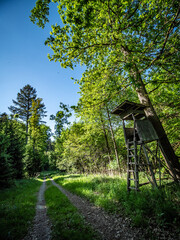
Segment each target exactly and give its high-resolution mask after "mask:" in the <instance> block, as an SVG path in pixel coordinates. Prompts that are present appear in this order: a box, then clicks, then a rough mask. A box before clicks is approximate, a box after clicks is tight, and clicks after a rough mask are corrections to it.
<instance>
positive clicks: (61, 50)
mask: <svg viewBox="0 0 180 240" xmlns="http://www.w3.org/2000/svg"><path fill="white" fill-rule="evenodd" d="M49 2H50V1H37V3H36V7H35V8H34V9H33V10H32V15H31V20H32V21H33V22H34V23H35V22H36V21H37V24H38V25H39V26H41V27H44V25H45V23H46V22H47V21H48V19H47V15H48V8H49ZM55 2H57V1H55ZM40 5H41V7H40ZM58 12H59V14H60V16H61V19H62V22H63V26H62V27H60V26H59V25H57V24H56V25H53V26H52V31H51V36H50V37H49V38H48V39H47V41H46V44H47V45H48V46H50V47H51V48H52V50H53V52H54V53H53V55H52V56H50V55H49V58H50V60H54V61H59V62H61V65H62V66H63V67H67V66H69V67H71V68H73V66H74V65H75V64H76V63H81V64H86V65H87V67H89V66H99V62H100V63H101V62H102V61H105V60H107V59H108V61H109V62H110V63H111V64H112V65H116V66H118V70H119V74H123V75H124V76H126V77H127V78H128V79H129V80H130V82H131V84H132V86H133V87H134V90H135V91H136V93H137V95H138V98H139V101H140V102H141V103H142V104H144V105H145V106H147V107H146V109H145V113H146V116H147V117H148V119H149V120H150V121H151V122H152V124H153V125H154V128H155V129H156V131H157V134H158V136H159V141H160V147H161V151H162V153H163V155H164V158H165V160H166V163H167V165H168V167H169V170H170V171H171V174H172V175H173V177H174V179H177V178H180V163H179V161H178V158H177V156H176V155H175V153H174V150H173V148H172V146H171V144H170V142H169V140H168V138H167V135H166V133H165V131H164V128H163V126H162V124H161V122H160V120H159V118H158V116H157V114H156V111H155V109H154V107H153V104H152V102H151V100H150V98H149V95H148V92H147V89H146V81H147V78H148V76H150V74H153V73H155V71H156V69H158V71H159V72H162V71H164V74H163V75H161V76H164V75H165V73H167V74H168V75H169V76H173V77H172V81H175V82H177V79H178V76H177V74H178V73H179V70H180V69H179V64H178V59H179V50H178V49H179V48H178V45H179V37H178V34H179V32H178V26H179V24H180V21H179V14H180V4H179V1H174V0H170V1H169V0H167V1H161V0H158V1H151V2H149V1H148V0H143V1H133V0H132V1H122V0H113V1H109V0H105V1H101V0H97V1H93V0H90V1H85V0H82V1H79V0H75V1H66V0H62V1H58ZM153 76H154V74H153ZM151 80H154V78H153V77H151ZM169 80H170V81H171V78H170V77H169ZM158 81H159V82H161V83H163V79H161V78H160V79H158Z"/></svg>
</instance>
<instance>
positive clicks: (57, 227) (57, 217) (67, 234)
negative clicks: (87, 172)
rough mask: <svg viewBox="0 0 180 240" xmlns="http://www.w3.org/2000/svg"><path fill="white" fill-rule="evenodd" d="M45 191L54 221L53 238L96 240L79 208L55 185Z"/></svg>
mask: <svg viewBox="0 0 180 240" xmlns="http://www.w3.org/2000/svg"><path fill="white" fill-rule="evenodd" d="M47 185H48V189H47V190H46V192H45V199H46V205H47V209H48V215H49V217H50V219H51V221H52V224H53V227H52V234H51V236H52V239H54V240H56V239H61V240H95V239H98V237H97V235H96V234H95V233H94V232H93V230H92V229H91V228H90V227H89V226H88V225H86V224H85V223H84V220H83V218H82V217H81V216H80V215H79V213H78V212H77V209H76V208H75V207H74V206H73V205H72V204H71V203H70V201H69V200H68V198H67V197H66V196H65V195H64V194H62V193H61V192H60V191H59V189H57V188H56V187H55V186H49V184H47Z"/></svg>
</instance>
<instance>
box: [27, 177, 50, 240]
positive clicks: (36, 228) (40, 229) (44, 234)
mask: <svg viewBox="0 0 180 240" xmlns="http://www.w3.org/2000/svg"><path fill="white" fill-rule="evenodd" d="M45 189H46V181H45V180H44V182H43V184H42V185H41V187H40V190H39V193H38V201H37V205H36V216H35V218H34V221H33V227H32V228H31V229H30V230H29V232H28V234H27V236H26V237H25V238H24V239H23V240H50V234H51V223H50V221H49V219H48V217H47V213H46V212H47V210H46V203H45V199H44V192H45Z"/></svg>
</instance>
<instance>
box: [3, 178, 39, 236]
mask: <svg viewBox="0 0 180 240" xmlns="http://www.w3.org/2000/svg"><path fill="white" fill-rule="evenodd" d="M41 184H42V182H41V181H38V180H35V179H28V180H27V179H26V180H18V181H15V185H14V186H13V187H11V188H7V189H4V190H0V239H1V240H9V239H16V240H18V239H22V238H23V237H24V236H25V235H26V234H27V231H28V228H29V226H30V225H31V223H32V220H33V218H34V216H35V206H36V202H37V195H36V192H37V191H38V190H39V187H40V185H41Z"/></svg>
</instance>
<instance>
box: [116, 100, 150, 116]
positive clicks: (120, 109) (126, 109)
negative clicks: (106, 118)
mask: <svg viewBox="0 0 180 240" xmlns="http://www.w3.org/2000/svg"><path fill="white" fill-rule="evenodd" d="M145 108H146V106H145V105H143V104H139V103H134V102H130V101H128V100H126V101H124V102H123V103H121V104H120V105H119V106H117V107H116V108H115V109H114V110H113V111H112V112H111V113H112V114H115V115H118V116H120V118H121V119H122V120H133V116H132V114H133V115H134V117H135V118H136V119H141V118H142V117H144V116H145V113H144V109H145Z"/></svg>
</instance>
